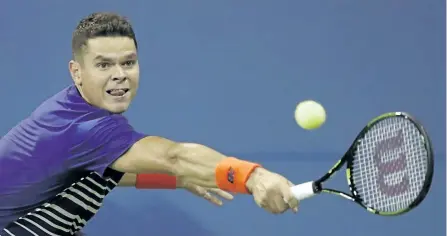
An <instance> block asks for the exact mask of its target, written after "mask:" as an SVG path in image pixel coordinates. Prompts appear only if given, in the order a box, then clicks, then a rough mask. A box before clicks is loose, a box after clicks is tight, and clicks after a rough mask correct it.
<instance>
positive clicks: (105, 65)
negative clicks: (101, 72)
mask: <svg viewBox="0 0 447 236" xmlns="http://www.w3.org/2000/svg"><path fill="white" fill-rule="evenodd" d="M96 67H98V68H100V69H107V68H109V67H110V63H108V62H100V63H98V64H96Z"/></svg>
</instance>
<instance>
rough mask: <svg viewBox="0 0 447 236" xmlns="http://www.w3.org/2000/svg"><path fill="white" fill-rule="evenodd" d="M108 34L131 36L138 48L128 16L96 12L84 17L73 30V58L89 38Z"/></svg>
mask: <svg viewBox="0 0 447 236" xmlns="http://www.w3.org/2000/svg"><path fill="white" fill-rule="evenodd" d="M107 36H124V37H129V38H131V39H133V41H134V43H135V47H137V48H138V45H137V40H136V38H135V33H134V31H133V28H132V25H131V24H130V22H129V21H128V19H127V18H125V17H123V16H121V15H118V14H115V13H111V12H96V13H93V14H90V15H89V16H87V17H85V18H83V19H82V20H81V21H80V22H79V24H78V26H77V27H76V30H75V31H74V32H73V36H72V41H71V49H72V53H73V58H75V57H76V55H77V54H79V52H81V49H83V47H84V46H86V44H87V41H88V40H89V39H92V38H96V37H107Z"/></svg>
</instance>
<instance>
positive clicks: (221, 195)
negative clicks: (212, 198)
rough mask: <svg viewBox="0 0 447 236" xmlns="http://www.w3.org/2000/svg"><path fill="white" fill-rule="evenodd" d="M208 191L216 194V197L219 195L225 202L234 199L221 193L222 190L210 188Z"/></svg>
mask: <svg viewBox="0 0 447 236" xmlns="http://www.w3.org/2000/svg"><path fill="white" fill-rule="evenodd" d="M208 191H210V192H212V193H214V194H217V195H219V196H220V197H222V198H224V199H226V200H233V198H234V197H233V195H231V194H230V193H228V192H225V191H223V190H222V189H218V188H211V189H208Z"/></svg>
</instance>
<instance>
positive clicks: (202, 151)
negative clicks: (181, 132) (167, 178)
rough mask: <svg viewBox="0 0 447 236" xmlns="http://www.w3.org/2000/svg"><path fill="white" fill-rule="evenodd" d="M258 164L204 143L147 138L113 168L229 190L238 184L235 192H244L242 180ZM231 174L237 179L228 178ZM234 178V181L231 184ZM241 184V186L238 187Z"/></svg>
mask: <svg viewBox="0 0 447 236" xmlns="http://www.w3.org/2000/svg"><path fill="white" fill-rule="evenodd" d="M257 166H259V165H256V164H254V163H249V162H245V161H242V160H238V159H235V158H229V157H228V156H226V155H224V154H222V153H220V152H218V151H216V150H213V149H212V148H209V147H207V146H205V145H201V144H195V143H176V142H173V141H170V140H167V139H164V138H160V137H148V138H145V139H143V140H141V141H139V142H138V143H136V144H135V145H134V146H133V147H132V148H131V150H130V151H129V152H128V153H126V154H124V155H123V156H122V157H121V158H119V159H118V160H117V161H116V162H115V163H114V164H113V165H112V168H114V169H116V170H119V171H122V172H125V173H134V174H139V173H159V174H170V175H174V176H176V177H177V178H178V179H182V181H186V182H189V183H193V184H197V185H200V186H202V187H211V188H216V187H219V188H221V189H223V190H230V191H232V190H236V189H231V188H233V186H236V185H237V186H239V188H238V189H237V191H239V192H244V191H245V182H246V181H247V179H248V177H249V176H250V174H251V172H252V171H253V170H254V169H255V168H256V167H257ZM231 171H235V172H236V174H233V173H232V172H231ZM230 172H231V173H230ZM230 177H231V178H233V177H234V178H236V180H230V179H229V178H230ZM233 181H235V183H236V182H237V184H232V183H230V182H233ZM224 185H226V186H224ZM242 185H244V186H243V187H241V186H242Z"/></svg>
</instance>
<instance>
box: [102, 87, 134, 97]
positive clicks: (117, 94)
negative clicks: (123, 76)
mask: <svg viewBox="0 0 447 236" xmlns="http://www.w3.org/2000/svg"><path fill="white" fill-rule="evenodd" d="M106 92H107V93H108V94H110V95H112V96H114V97H122V96H124V95H125V94H126V93H127V92H129V89H127V88H125V89H109V90H107V91H106Z"/></svg>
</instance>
